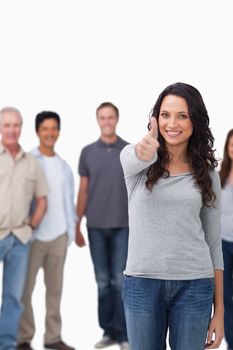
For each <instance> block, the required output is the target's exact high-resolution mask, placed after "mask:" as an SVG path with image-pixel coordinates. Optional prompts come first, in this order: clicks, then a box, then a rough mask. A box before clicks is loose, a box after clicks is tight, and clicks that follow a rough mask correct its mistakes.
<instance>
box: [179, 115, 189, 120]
mask: <svg viewBox="0 0 233 350" xmlns="http://www.w3.org/2000/svg"><path fill="white" fill-rule="evenodd" d="M179 118H180V119H186V118H188V116H187V115H186V114H180V115H179Z"/></svg>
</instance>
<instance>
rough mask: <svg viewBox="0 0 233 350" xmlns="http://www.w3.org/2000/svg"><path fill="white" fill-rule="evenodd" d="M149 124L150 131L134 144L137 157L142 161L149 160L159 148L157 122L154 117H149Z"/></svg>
mask: <svg viewBox="0 0 233 350" xmlns="http://www.w3.org/2000/svg"><path fill="white" fill-rule="evenodd" d="M150 125H151V129H150V131H149V132H148V133H147V134H146V135H145V136H144V137H143V139H142V140H141V141H140V142H138V143H137V144H136V148H135V150H136V154H137V157H138V158H139V159H140V160H143V161H144V162H148V161H150V160H151V159H152V158H153V157H154V155H155V153H156V152H157V150H158V148H159V142H158V123H157V119H156V118H155V117H151V119H150Z"/></svg>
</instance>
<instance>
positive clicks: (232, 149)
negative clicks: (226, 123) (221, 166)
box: [227, 135, 233, 161]
mask: <svg viewBox="0 0 233 350" xmlns="http://www.w3.org/2000/svg"><path fill="white" fill-rule="evenodd" d="M227 150H228V155H229V158H230V160H232V161H233V135H232V136H231V137H230V138H229V141H228V149H227Z"/></svg>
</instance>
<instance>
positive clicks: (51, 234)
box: [18, 111, 76, 350]
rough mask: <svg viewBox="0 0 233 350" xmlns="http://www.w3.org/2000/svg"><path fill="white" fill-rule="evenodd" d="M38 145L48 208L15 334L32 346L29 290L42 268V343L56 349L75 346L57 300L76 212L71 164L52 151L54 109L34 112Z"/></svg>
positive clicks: (25, 349)
mask: <svg viewBox="0 0 233 350" xmlns="http://www.w3.org/2000/svg"><path fill="white" fill-rule="evenodd" d="M35 122H36V133H37V136H38V138H39V142H40V144H39V147H38V148H36V149H34V150H33V151H32V152H31V153H32V154H33V155H34V156H35V157H36V158H37V159H38V160H39V162H40V163H41V165H42V168H43V170H44V172H45V175H46V178H47V182H48V185H49V195H48V209H47V213H46V215H45V216H44V218H43V220H42V221H41V223H40V225H39V226H38V228H37V229H36V230H35V231H34V237H35V239H34V241H33V242H32V246H31V251H30V260H29V268H28V275H27V280H26V285H25V289H24V294H23V299H22V302H23V304H24V313H23V316H22V318H21V323H20V330H19V336H18V349H19V350H32V347H31V340H32V338H33V336H34V333H35V324H34V317H33V310H32V304H31V299H32V292H33V289H34V286H35V281H36V276H37V273H38V270H39V268H40V267H42V268H43V270H44V282H45V287H46V322H45V325H46V329H45V335H44V347H45V348H46V349H55V350H74V348H72V347H70V346H68V345H67V344H65V343H64V342H63V341H62V338H61V315H60V302H61V295H62V287H63V269H64V263H65V258H66V253H67V246H68V245H69V244H70V243H71V242H72V241H73V239H74V233H75V223H76V214H75V207H74V181H73V174H72V171H71V169H70V166H69V165H68V164H67V163H66V162H65V161H64V160H63V159H62V158H61V157H60V156H59V155H58V154H56V153H55V150H54V147H55V143H56V141H57V139H58V137H59V132H60V117H59V115H58V114H57V113H55V112H51V111H44V112H41V113H39V114H38V115H37V116H36V121H35Z"/></svg>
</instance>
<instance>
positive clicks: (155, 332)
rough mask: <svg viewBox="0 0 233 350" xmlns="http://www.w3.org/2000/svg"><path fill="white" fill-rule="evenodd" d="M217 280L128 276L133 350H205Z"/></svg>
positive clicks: (125, 290)
mask: <svg viewBox="0 0 233 350" xmlns="http://www.w3.org/2000/svg"><path fill="white" fill-rule="evenodd" d="M213 289H214V281H213V279H212V278H207V279H198V280H183V281H182V280H181V281H180V280H159V279H149V278H140V277H129V276H125V280H124V285H123V301H124V307H125V316H126V324H127V333H128V337H129V344H130V349H131V350H165V349H166V337H167V330H168V329H169V344H170V347H171V349H172V350H203V349H204V345H205V342H206V336H207V331H208V324H209V321H210V317H211V309H212V301H213Z"/></svg>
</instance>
